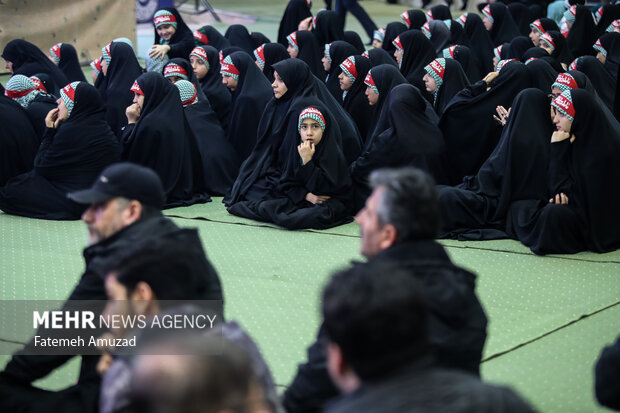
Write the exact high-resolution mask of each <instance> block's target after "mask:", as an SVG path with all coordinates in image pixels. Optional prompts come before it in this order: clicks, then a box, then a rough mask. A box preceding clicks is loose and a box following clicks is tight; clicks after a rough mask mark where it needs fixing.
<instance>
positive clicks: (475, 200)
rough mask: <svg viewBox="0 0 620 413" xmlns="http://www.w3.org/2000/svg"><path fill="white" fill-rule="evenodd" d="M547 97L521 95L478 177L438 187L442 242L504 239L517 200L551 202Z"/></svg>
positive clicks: (530, 92) (537, 92)
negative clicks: (548, 200)
mask: <svg viewBox="0 0 620 413" xmlns="http://www.w3.org/2000/svg"><path fill="white" fill-rule="evenodd" d="M548 111H549V100H548V99H547V95H546V93H544V92H542V91H540V90H537V89H525V90H524V91H522V92H521V93H519V94H518V95H517V97H516V98H515V101H514V104H513V106H512V109H511V112H510V117H509V118H508V122H507V123H506V126H504V129H503V130H502V134H501V137H500V140H499V142H498V144H497V146H496V147H495V149H494V150H493V152H492V153H491V155H490V156H489V158H488V159H487V160H486V161H485V162H484V163H483V164H482V166H481V167H480V170H479V171H478V173H477V174H476V175H473V176H467V177H465V179H464V180H463V183H461V184H460V185H458V186H456V187H445V186H444V187H440V188H439V201H440V208H441V215H442V226H443V232H444V233H443V235H442V237H444V238H458V239H475V240H478V239H494V238H505V237H506V234H505V233H504V228H505V226H506V215H507V214H508V209H509V207H510V204H511V203H512V202H513V201H517V200H522V199H544V198H545V197H547V193H548V189H547V169H546V168H547V165H548V164H549V139H550V137H551V132H552V130H553V125H552V123H551V119H550V118H549V113H548Z"/></svg>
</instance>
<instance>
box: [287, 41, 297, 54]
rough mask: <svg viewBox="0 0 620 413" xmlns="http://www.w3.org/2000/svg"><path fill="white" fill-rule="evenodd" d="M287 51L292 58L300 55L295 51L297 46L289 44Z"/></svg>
mask: <svg viewBox="0 0 620 413" xmlns="http://www.w3.org/2000/svg"><path fill="white" fill-rule="evenodd" d="M286 51H287V52H288V54H289V56H291V57H297V55H298V54H299V52H298V51H297V49H295V46H293V45H292V44H291V43H289V44H288V47H287V48H286Z"/></svg>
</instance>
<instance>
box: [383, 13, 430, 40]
mask: <svg viewBox="0 0 620 413" xmlns="http://www.w3.org/2000/svg"><path fill="white" fill-rule="evenodd" d="M405 13H407V20H405V19H404V18H403V20H405V25H406V26H407V29H409V30H411V29H416V30H420V29H421V28H422V26H424V23H426V21H427V19H426V14H425V13H424V12H423V11H422V10H420V9H415V10H413V9H412V10H407V11H406V12H405ZM403 31H404V30H403ZM386 34H387V31H386ZM392 40H394V39H392Z"/></svg>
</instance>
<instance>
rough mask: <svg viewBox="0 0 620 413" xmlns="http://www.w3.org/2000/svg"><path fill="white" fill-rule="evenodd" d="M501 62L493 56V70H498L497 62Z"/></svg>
mask: <svg viewBox="0 0 620 413" xmlns="http://www.w3.org/2000/svg"><path fill="white" fill-rule="evenodd" d="M498 63H499V59H498V58H497V57H495V56H493V71H496V70H497V64H498Z"/></svg>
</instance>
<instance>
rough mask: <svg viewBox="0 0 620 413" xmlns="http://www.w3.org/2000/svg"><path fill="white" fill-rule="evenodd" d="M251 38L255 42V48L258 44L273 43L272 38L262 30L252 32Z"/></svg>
mask: <svg viewBox="0 0 620 413" xmlns="http://www.w3.org/2000/svg"><path fill="white" fill-rule="evenodd" d="M250 38H251V39H252V41H253V42H254V49H256V48H257V47H258V46H260V45H262V44H265V43H271V40H269V37H267V36H265V35H264V34H262V33H261V32H252V33H251V34H250Z"/></svg>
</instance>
